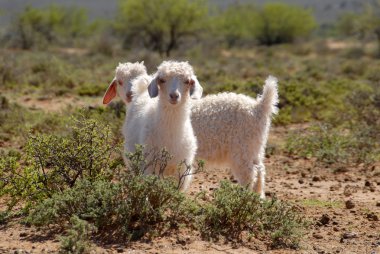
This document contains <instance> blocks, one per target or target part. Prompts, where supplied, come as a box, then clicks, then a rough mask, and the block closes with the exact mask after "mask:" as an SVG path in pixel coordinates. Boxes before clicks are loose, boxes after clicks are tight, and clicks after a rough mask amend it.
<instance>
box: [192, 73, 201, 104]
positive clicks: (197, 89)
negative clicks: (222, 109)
mask: <svg viewBox="0 0 380 254" xmlns="http://www.w3.org/2000/svg"><path fill="white" fill-rule="evenodd" d="M190 82H192V83H193V84H192V86H191V88H190V98H191V99H200V98H201V97H202V94H203V87H202V86H201V84H199V81H198V79H197V77H196V76H195V75H193V76H192V77H191V81H190Z"/></svg>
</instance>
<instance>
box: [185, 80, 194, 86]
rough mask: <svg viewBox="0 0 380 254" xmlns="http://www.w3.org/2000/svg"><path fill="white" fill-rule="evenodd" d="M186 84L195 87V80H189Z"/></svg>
mask: <svg viewBox="0 0 380 254" xmlns="http://www.w3.org/2000/svg"><path fill="white" fill-rule="evenodd" d="M185 84H186V85H189V86H192V85H194V80H192V79H188V80H186V81H185Z"/></svg>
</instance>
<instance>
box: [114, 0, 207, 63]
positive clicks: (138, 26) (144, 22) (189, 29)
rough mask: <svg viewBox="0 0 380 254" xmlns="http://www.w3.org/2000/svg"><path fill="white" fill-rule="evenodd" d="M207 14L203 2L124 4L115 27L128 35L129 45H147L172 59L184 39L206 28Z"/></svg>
mask: <svg viewBox="0 0 380 254" xmlns="http://www.w3.org/2000/svg"><path fill="white" fill-rule="evenodd" d="M206 14H207V5H206V3H205V2H204V1H202V0H196V1H187V0H165V1H164V0H157V1H149V0H142V1H140V0H138V1H137V0H129V1H120V4H119V13H118V15H117V16H116V17H117V20H116V23H115V28H116V30H117V31H119V32H120V33H121V34H122V35H123V36H125V42H124V45H125V46H126V45H130V44H133V43H135V44H136V43H138V44H140V45H141V43H143V44H144V45H145V46H146V47H148V48H151V49H152V50H153V51H156V52H159V53H160V54H163V53H165V54H166V56H169V54H170V52H171V51H172V50H173V49H176V48H177V47H178V45H179V43H180V41H181V40H184V38H186V36H189V35H195V34H196V32H197V31H199V30H201V29H202V27H203V26H204V25H205V23H204V20H205V18H206Z"/></svg>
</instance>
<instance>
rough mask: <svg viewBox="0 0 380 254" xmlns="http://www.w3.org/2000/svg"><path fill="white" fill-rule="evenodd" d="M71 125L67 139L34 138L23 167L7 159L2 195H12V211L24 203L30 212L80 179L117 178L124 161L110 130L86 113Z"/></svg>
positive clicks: (36, 136)
mask: <svg viewBox="0 0 380 254" xmlns="http://www.w3.org/2000/svg"><path fill="white" fill-rule="evenodd" d="M71 125H72V126H71V130H70V131H69V132H68V134H67V135H65V133H64V134H61V135H53V134H37V135H35V136H33V135H31V136H30V138H29V140H28V143H27V145H26V148H25V151H26V156H25V161H24V162H23V165H22V166H20V165H18V164H17V163H16V162H15V161H14V160H13V159H7V158H5V161H3V162H2V163H1V164H2V165H3V166H2V169H1V170H2V175H5V179H6V181H5V182H4V183H5V186H4V188H3V189H2V192H1V195H10V197H11V202H10V208H11V206H12V205H14V204H15V203H17V202H18V201H20V200H22V201H23V202H25V203H24V204H25V205H26V208H28V207H29V205H31V204H32V203H34V202H36V201H37V200H43V199H45V198H47V197H51V196H52V195H53V194H54V193H56V192H62V191H63V190H65V189H66V188H71V187H73V186H74V185H75V182H76V181H77V180H79V179H83V178H86V179H88V180H89V181H95V180H97V179H110V178H111V176H112V175H113V174H114V170H115V169H116V168H117V167H118V165H119V164H120V160H119V159H118V158H117V157H116V158H115V155H114V153H115V151H116V148H115V145H116V143H115V141H114V138H113V136H112V134H111V132H110V128H109V127H108V126H106V125H104V124H101V123H100V122H98V121H96V120H94V119H88V118H87V117H86V115H85V114H84V113H82V114H81V113H80V114H79V115H78V116H77V118H73V119H72V121H71ZM5 157H6V156H5Z"/></svg>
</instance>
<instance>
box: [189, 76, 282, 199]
mask: <svg viewBox="0 0 380 254" xmlns="http://www.w3.org/2000/svg"><path fill="white" fill-rule="evenodd" d="M277 102H278V93H277V79H276V78H274V77H268V79H267V80H266V81H265V86H264V91H263V95H262V96H261V97H259V98H258V99H257V100H255V99H252V98H251V97H249V96H246V95H242V94H235V93H219V94H215V95H209V96H206V97H204V98H202V99H201V100H199V101H194V103H193V107H192V109H191V112H192V115H191V121H192V126H193V129H194V132H195V135H196V137H197V140H198V151H197V155H196V158H197V159H205V160H206V161H207V162H208V163H210V164H214V165H225V166H228V167H229V168H231V171H232V174H233V175H234V177H235V178H236V179H237V180H238V182H239V183H240V184H241V185H245V186H246V185H248V187H249V188H251V189H253V190H254V191H256V192H257V193H259V194H260V196H261V197H262V198H264V197H265V192H264V184H265V166H264V164H263V161H264V153H265V146H266V143H267V139H268V132H269V128H270V123H271V118H272V114H273V113H276V112H277V107H276V104H277Z"/></svg>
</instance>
